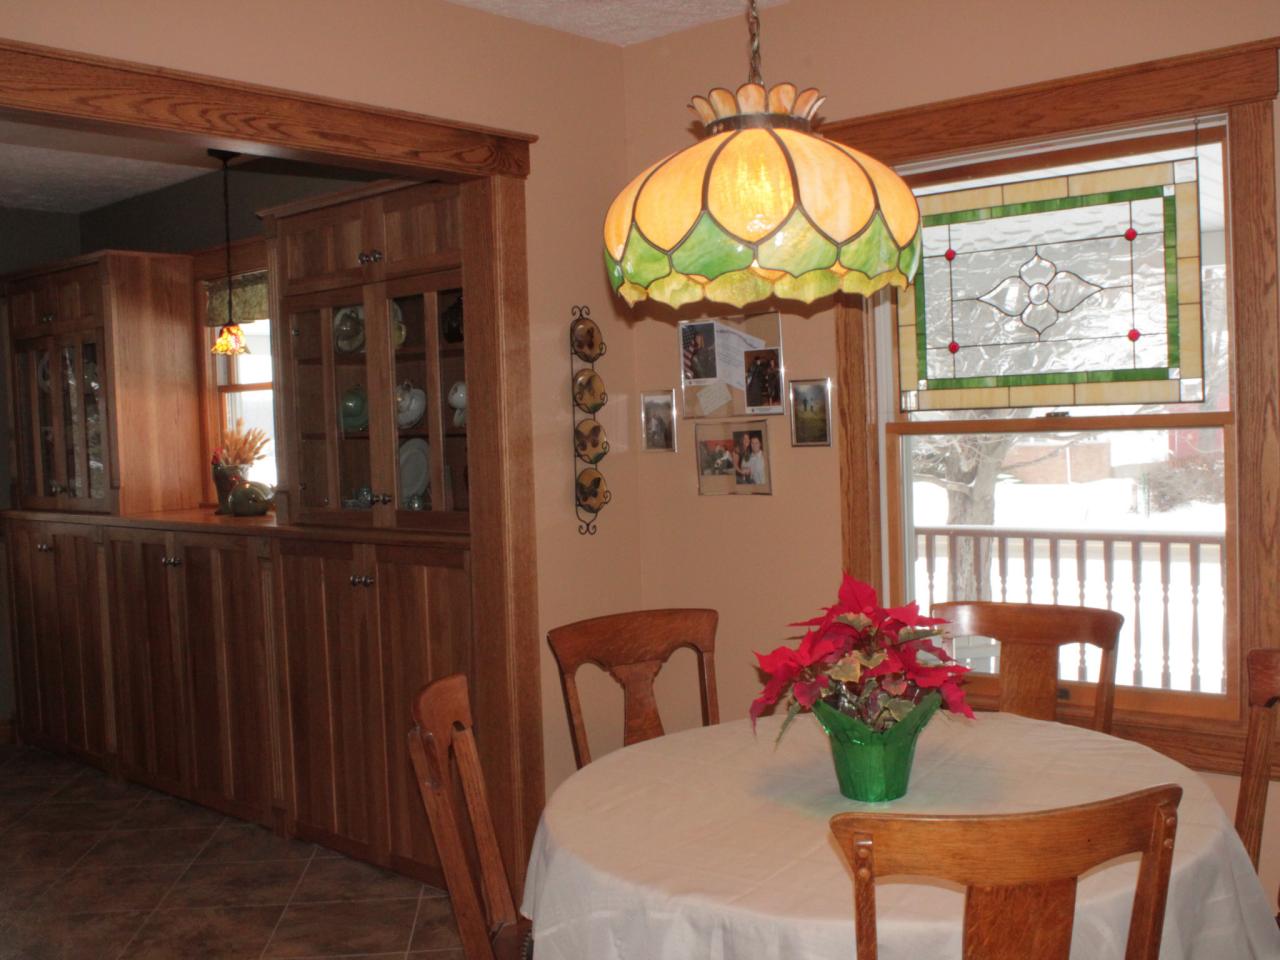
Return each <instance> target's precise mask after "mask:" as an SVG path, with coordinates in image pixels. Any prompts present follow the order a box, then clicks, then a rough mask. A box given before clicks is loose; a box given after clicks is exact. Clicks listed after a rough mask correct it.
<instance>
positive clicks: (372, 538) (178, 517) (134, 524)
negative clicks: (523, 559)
mask: <svg viewBox="0 0 1280 960" xmlns="http://www.w3.org/2000/svg"><path fill="white" fill-rule="evenodd" d="M0 518H2V519H5V520H25V521H32V522H36V523H76V524H84V525H86V526H99V527H128V528H134V529H143V530H165V531H170V530H172V531H175V532H182V533H212V534H234V535H239V536H254V537H271V538H281V539H285V538H287V539H308V540H341V541H348V542H349V541H355V542H358V543H406V542H408V543H442V544H449V545H451V546H455V547H457V546H461V547H464V548H465V547H467V546H469V545H470V542H471V537H470V535H469V534H466V533H453V532H446V531H433V530H402V529H389V528H385V527H372V526H369V527H365V526H354V527H325V526H320V525H317V524H282V523H279V522H277V520H276V515H275V514H274V513H269V514H267V515H266V516H263V517H233V516H228V515H219V514H216V513H214V512H213V507H199V508H195V509H191V510H169V511H165V512H163V513H143V514H133V515H130V516H121V517H118V516H111V515H108V514H100V513H59V512H56V511H45V510H5V511H0Z"/></svg>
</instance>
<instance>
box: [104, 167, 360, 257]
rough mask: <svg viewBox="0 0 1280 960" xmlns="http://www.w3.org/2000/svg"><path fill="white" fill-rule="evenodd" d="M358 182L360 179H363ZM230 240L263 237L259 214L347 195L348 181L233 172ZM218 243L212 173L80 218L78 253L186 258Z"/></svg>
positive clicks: (216, 185)
mask: <svg viewBox="0 0 1280 960" xmlns="http://www.w3.org/2000/svg"><path fill="white" fill-rule="evenodd" d="M355 176H358V177H360V179H361V180H363V179H367V178H366V177H363V176H360V175H358V174H357V175H355ZM230 185H231V189H230V193H231V239H233V240H243V239H244V238H245V237H252V236H256V235H258V234H259V233H261V232H262V222H261V221H260V220H259V219H258V217H257V215H256V214H257V212H258V211H259V210H262V209H264V208H266V207H273V206H276V205H278V204H281V203H289V202H290V201H292V200H300V199H302V198H304V197H312V196H318V195H320V194H325V193H335V192H337V191H339V190H347V189H350V188H351V187H353V186H355V185H356V184H355V183H353V182H352V181H351V180H338V179H330V178H327V177H310V176H294V175H289V174H281V173H263V172H258V171H255V170H243V169H236V168H235V167H232V168H231V180H230ZM220 243H222V174H221V173H210V174H205V175H204V176H201V177H197V178H195V179H194V180H188V181H186V182H185V183H178V184H174V185H173V186H171V187H165V188H164V189H163V190H156V191H155V192H153V193H145V194H143V195H142V196H140V197H134V198H132V199H130V200H121V201H120V202H119V203H113V204H111V205H109V206H106V207H100V208H99V209H97V210H90V211H89V212H88V213H85V214H82V215H81V217H80V248H81V250H82V251H83V252H85V253H91V252H93V251H95V250H147V251H150V252H152V253H189V252H191V251H193V250H203V249H205V248H207V247H216V246H217V245H218V244H220Z"/></svg>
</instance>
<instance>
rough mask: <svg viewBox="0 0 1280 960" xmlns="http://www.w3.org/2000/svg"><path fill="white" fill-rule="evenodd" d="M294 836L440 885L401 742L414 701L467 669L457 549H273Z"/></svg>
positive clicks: (309, 545)
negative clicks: (432, 683)
mask: <svg viewBox="0 0 1280 960" xmlns="http://www.w3.org/2000/svg"><path fill="white" fill-rule="evenodd" d="M279 552H280V561H279V570H280V582H279V600H278V603H279V606H280V610H281V615H280V635H281V636H282V637H283V638H284V639H285V645H286V648H287V652H286V655H285V661H286V664H287V678H288V680H287V686H288V715H289V740H290V743H291V747H292V749H291V753H292V770H291V773H292V782H293V791H292V796H293V809H294V811H295V816H296V830H297V832H298V834H299V835H301V836H303V837H306V838H308V839H312V840H317V841H319V842H321V843H325V844H327V845H329V846H332V847H335V848H336V849H338V850H342V851H344V852H346V853H349V854H350V855H352V856H357V857H360V858H362V859H367V860H372V861H374V862H378V863H385V864H387V865H390V866H393V867H395V868H396V869H398V870H401V871H402V872H406V873H410V874H413V875H416V876H419V877H421V878H423V879H425V880H428V881H431V882H435V883H440V882H441V881H442V877H441V875H440V872H439V863H438V860H437V858H436V854H435V848H434V845H433V844H432V842H431V837H430V832H429V829H428V826H427V822H426V817H425V814H424V813H423V809H422V801H421V799H420V797H419V795H418V790H417V786H416V784H415V783H414V780H413V774H412V768H411V766H410V763H409V758H408V752H407V746H406V736H407V734H408V730H409V725H410V713H409V704H410V701H411V698H412V697H413V695H414V694H415V693H416V692H417V691H418V690H419V689H420V688H421V687H422V686H423V685H424V684H425V683H428V682H429V681H431V680H432V679H435V678H436V677H440V676H445V675H447V674H449V673H455V672H458V671H464V672H469V669H470V666H471V652H470V651H471V591H470V575H469V570H468V556H467V552H466V550H465V548H461V547H458V546H452V545H449V546H432V545H394V544H378V545H371V544H358V545H357V544H351V543H346V542H334V543H330V542H318V541H286V542H283V543H281V544H280V547H279Z"/></svg>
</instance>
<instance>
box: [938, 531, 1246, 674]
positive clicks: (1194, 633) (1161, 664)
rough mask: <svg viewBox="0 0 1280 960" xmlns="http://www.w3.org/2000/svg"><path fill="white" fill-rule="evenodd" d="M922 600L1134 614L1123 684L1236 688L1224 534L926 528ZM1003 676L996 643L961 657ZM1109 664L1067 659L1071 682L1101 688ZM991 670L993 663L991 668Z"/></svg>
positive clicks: (1089, 653) (1080, 651) (1082, 650)
mask: <svg viewBox="0 0 1280 960" xmlns="http://www.w3.org/2000/svg"><path fill="white" fill-rule="evenodd" d="M914 548H915V556H914V572H915V590H916V594H915V595H916V599H917V600H919V601H920V605H921V607H922V608H925V609H927V608H928V607H929V606H930V605H932V604H933V603H936V602H940V601H942V600H950V599H956V600H970V599H986V600H1001V601H1011V602H1024V603H1061V604H1073V605H1082V606H1091V607H1104V608H1106V609H1109V610H1115V611H1117V612H1119V613H1121V614H1123V615H1124V618H1125V624H1124V629H1123V631H1122V633H1121V636H1120V649H1119V651H1118V657H1117V659H1118V663H1117V669H1116V682H1117V683H1122V684H1128V685H1132V686H1135V687H1153V688H1158V689H1164V690H1191V691H1203V692H1206V693H1220V692H1222V690H1223V689H1224V684H1225V678H1224V665H1225V655H1224V638H1225V636H1226V632H1225V623H1226V621H1225V612H1226V604H1225V602H1224V601H1225V596H1226V580H1225V567H1224V564H1223V559H1224V556H1225V553H1224V535H1223V534H1221V533H1167V532H1159V533H1157V532H1151V531H1145V530H1143V531H1129V530H1106V531H1097V530H1092V531H1091V530H1056V529H1051V528H1042V529H1027V528H1022V527H1017V528H1014V527H988V526H980V525H971V526H962V525H954V526H940V527H916V528H915V538H914ZM956 653H957V656H962V657H964V659H966V660H967V661H968V662H970V663H971V665H973V666H974V667H975V668H976V669H984V670H985V669H994V665H995V661H996V659H997V658H998V649H997V648H996V647H995V646H994V645H991V644H989V643H986V644H983V643H979V644H969V645H967V646H964V647H960V646H958V647H957V651H956ZM1098 659H1099V657H1098V656H1097V654H1096V651H1095V650H1094V649H1093V648H1089V647H1086V645H1084V644H1080V645H1078V647H1072V648H1065V649H1064V650H1063V654H1062V659H1061V661H1060V665H1059V675H1060V676H1061V677H1063V678H1064V679H1080V680H1091V679H1094V678H1096V675H1097V664H1098ZM985 661H990V663H989V664H988V663H987V662H985Z"/></svg>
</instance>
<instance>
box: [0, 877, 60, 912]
mask: <svg viewBox="0 0 1280 960" xmlns="http://www.w3.org/2000/svg"><path fill="white" fill-rule="evenodd" d="M65 872H66V871H65V870H64V869H63V868H61V867H31V868H27V869H22V870H3V871H0V911H4V912H8V911H12V910H25V909H27V906H28V902H29V901H30V900H31V899H32V898H33V897H38V896H39V895H40V894H41V893H43V892H44V891H45V890H46V889H47V888H48V887H49V885H50V884H52V883H53V881H54V880H56V879H58V877H60V876H62V874H64V873H65Z"/></svg>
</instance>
